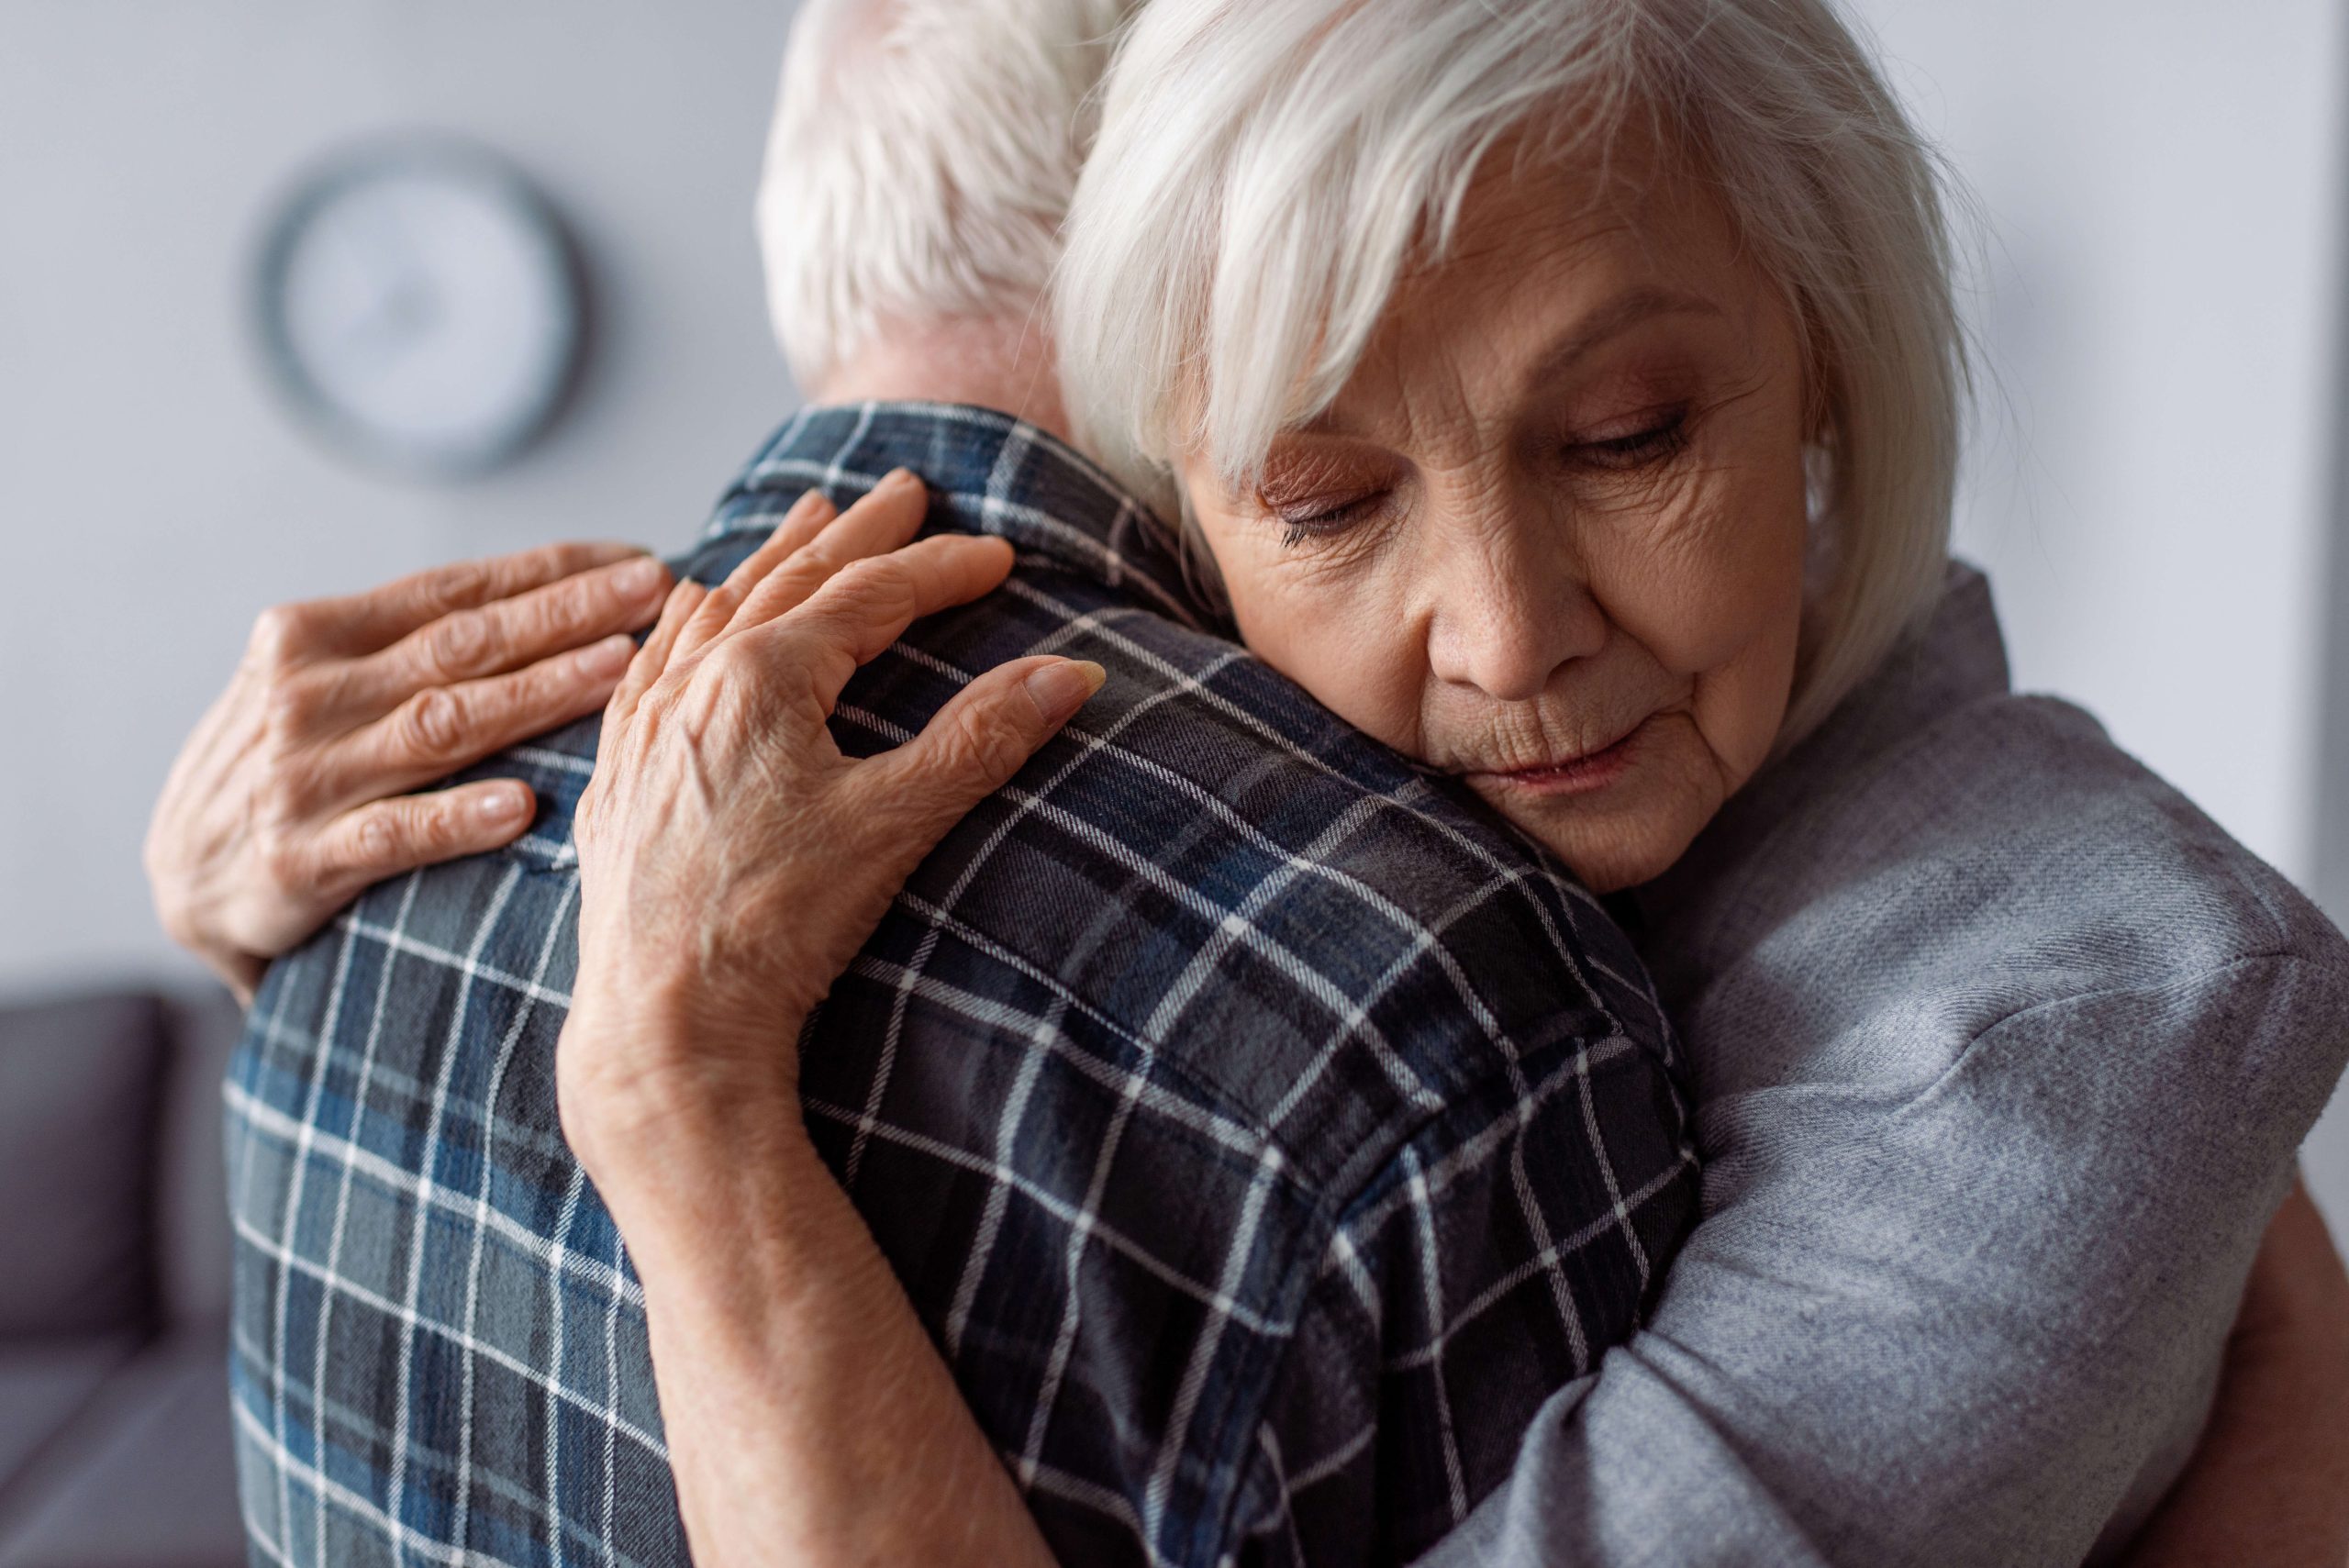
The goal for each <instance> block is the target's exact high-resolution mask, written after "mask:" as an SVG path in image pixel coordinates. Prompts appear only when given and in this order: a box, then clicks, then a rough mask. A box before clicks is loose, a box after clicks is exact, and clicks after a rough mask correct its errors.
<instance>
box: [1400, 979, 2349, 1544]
mask: <svg viewBox="0 0 2349 1568" xmlns="http://www.w3.org/2000/svg"><path fill="white" fill-rule="evenodd" d="M1867 1027H1868V1028H1870V1029H1878V1030H1898V1029H1910V1030H1914V1029H1929V1028H1931V1027H1932V1022H1931V1020H1930V1019H1929V1018H1920V1017H1918V1016H1917V1015H1914V1014H1904V1015H1900V1016H1898V1017H1897V1018H1896V1017H1893V1016H1891V1015H1878V1016H1877V1017H1876V1018H1875V1019H1873V1020H1872V1021H1871V1022H1870V1024H1869V1025H1868V1026H1867ZM1847 1043H1848V1044H1849V1045H1850V1046H1851V1047H1852V1048H1854V1049H1857V1050H1861V1051H1865V1050H1868V1049H1870V1048H1871V1047H1874V1048H1879V1049H1882V1050H1885V1051H1891V1052H1899V1053H1901V1054H1904V1055H1906V1054H1909V1052H1907V1051H1903V1049H1902V1042H1899V1041H1897V1040H1890V1039H1885V1040H1875V1041H1869V1040H1854V1041H1851V1042H1847ZM2345 1054H2349V977H2345V976H2344V973H2343V969H2342V966H2341V965H2340V964H2339V963H2338V962H2335V961H2333V960H2332V959H2331V958H2330V957H2323V958H2318V959H2309V958H2304V957H2299V956H2291V955H2283V956H2264V957H2246V958H2243V959H2240V960H2237V961H2235V962H2229V963H2224V964H2221V965H2217V966H2215V967H2210V968H2208V969H2205V970H2203V971H2201V972H2199V973H2194V974H2191V975H2189V976H2187V977H2183V978H2179V979H2176V980H2173V981H2170V982H2168V983H2165V984H2152V985H2145V986H2140V987H2132V988H2125V989H2118V990H2110V991H2100V992H2096V993H2092V994H2087V995H2073V996H2069V997H2065V998H2064V999H2061V1000H2057V1001H2053V1002H2048V1003H2044V1004H2042V1005H2039V1006H2032V1007H2030V1008H2028V1009H2026V1010H2024V1011H2021V1012H2019V1013H2016V1014H2013V1015H2012V1016H2009V1017H2008V1018H2004V1019H2003V1020H2001V1021H1999V1022H1998V1023H1996V1024H1995V1025H1993V1026H1992V1027H1990V1028H1988V1029H1983V1030H1981V1031H1980V1032H1979V1033H1978V1034H1976V1036H1975V1037H1974V1038H1973V1039H1972V1040H1970V1041H1968V1042H1962V1044H1961V1048H1960V1049H1959V1050H1958V1051H1957V1052H1956V1053H1955V1054H1954V1058H1953V1059H1952V1061H1951V1063H1950V1065H1949V1067H1948V1068H1947V1070H1946V1071H1945V1072H1943V1073H1939V1074H1938V1075H1937V1076H1934V1077H1932V1079H1931V1080H1930V1081H1929V1082H1928V1083H1926V1084H1925V1085H1924V1086H1923V1087H1922V1088H1921V1090H1913V1091H1912V1089H1911V1088H1909V1087H1908V1086H1904V1087H1903V1088H1901V1089H1899V1090H1898V1091H1896V1092H1891V1093H1885V1092H1880V1091H1876V1090H1873V1089H1872V1088H1871V1086H1870V1085H1869V1084H1868V1083H1867V1082H1866V1081H1865V1078H1862V1079H1860V1080H1858V1081H1852V1080H1848V1079H1847V1080H1845V1081H1842V1082H1834V1083H1822V1082H1811V1083H1804V1082H1789V1083H1785V1084H1773V1085H1769V1086H1767V1087H1764V1088H1759V1089H1752V1090H1748V1091H1746V1092H1743V1093H1741V1094H1738V1095H1731V1096H1726V1097H1725V1103H1716V1104H1714V1105H1712V1106H1706V1107H1703V1108H1702V1109H1700V1114H1699V1126H1700V1129H1701V1137H1700V1142H1701V1144H1702V1145H1703V1147H1704V1150H1705V1153H1706V1156H1707V1161H1708V1169H1707V1172H1706V1176H1705V1184H1704V1195H1703V1210H1702V1212H1703V1218H1701V1220H1700V1222H1699V1224H1698V1227H1697V1229H1696V1230H1695V1231H1694V1232H1693V1233H1692V1234H1691V1236H1690V1239H1689V1240H1688V1243H1687V1247H1686V1248H1685V1249H1684V1250H1683V1251H1682V1252H1681V1254H1680V1255H1679V1257H1678V1258H1677V1259H1676V1260H1675V1262H1674V1263H1673V1265H1672V1268H1671V1271H1670V1273H1669V1274H1668V1276H1667V1279H1666V1282H1665V1285H1664V1294H1663V1296H1662V1299H1661V1301H1660V1302H1659V1304H1658V1307H1657V1310H1656V1312H1655V1314H1654V1317H1653V1320H1652V1321H1651V1322H1650V1323H1649V1325H1648V1326H1647V1327H1646V1328H1645V1329H1643V1330H1642V1332H1640V1333H1639V1334H1637V1335H1636V1336H1634V1337H1633V1338H1632V1339H1631V1340H1630V1341H1629V1342H1628V1343H1627V1344H1625V1345H1623V1346H1621V1347H1619V1348H1618V1349H1616V1350H1615V1351H1611V1352H1609V1354H1608V1355H1607V1357H1606V1358H1605V1359H1604V1361H1603V1362H1601V1364H1600V1366H1599V1367H1598V1371H1597V1373H1595V1374H1594V1375H1592V1376H1590V1377H1586V1378H1584V1379H1582V1380H1580V1381H1579V1382H1578V1383H1576V1384H1575V1385H1572V1386H1569V1387H1568V1388H1566V1389H1564V1391H1562V1392H1561V1393H1559V1394H1558V1395H1557V1396H1554V1397H1553V1399H1552V1400H1551V1401H1550V1403H1549V1404H1548V1406H1546V1407H1545V1408H1544V1410H1543V1412H1542V1416H1541V1418H1539V1419H1537V1420H1536V1421H1535V1422H1534V1423H1533V1425H1532V1426H1531V1429H1529V1431H1528V1433H1527V1435H1526V1437H1525V1439H1524V1440H1523V1441H1522V1443H1521V1444H1520V1448H1519V1451H1518V1455H1517V1459H1516V1463H1515V1467H1514V1469H1513V1471H1512V1472H1511V1473H1510V1475H1509V1477H1508V1480H1507V1481H1506V1482H1505V1483H1504V1484H1503V1485H1501V1486H1500V1487H1499V1488H1498V1489H1497V1490H1496V1491H1495V1492H1494V1493H1493V1494H1492V1495H1491V1496H1488V1497H1487V1498H1486V1500H1485V1502H1484V1503H1483V1505H1482V1506H1481V1507H1479V1508H1478V1509H1477V1511H1476V1512H1475V1514H1474V1515H1473V1516H1472V1517H1471V1518H1469V1520H1468V1521H1467V1523H1466V1524H1465V1525H1464V1527H1463V1528H1461V1529H1457V1530H1454V1531H1453V1532H1452V1533H1451V1534H1450V1535H1448V1536H1447V1537H1446V1538H1445V1539H1444V1540H1442V1541H1441V1542H1439V1543H1438V1544H1437V1545H1436V1547H1435V1548H1434V1549H1433V1550H1432V1551H1429V1552H1428V1553H1427V1554H1425V1555H1424V1556H1423V1557H1421V1558H1420V1559H1419V1562H1421V1563H1422V1564H1423V1565H1425V1568H1453V1565H1454V1564H1458V1565H1466V1564H1469V1563H1477V1564H1504V1565H1514V1568H1534V1565H1536V1564H1542V1565H1551V1564H1569V1563H1572V1564H1589V1565H1594V1568H1630V1565H1632V1564H1657V1565H1659V1568H1660V1565H1663V1564H1675V1565H1678V1568H1691V1565H1702V1564H1715V1563H1718V1564H1724V1565H1726V1564H1732V1563H1734V1564H1777V1563H1787V1564H1803V1565H1808V1564H1820V1563H1838V1564H1841V1563H1852V1564H1870V1565H1884V1568H1892V1565H1898V1564H1906V1563H1920V1564H1922V1563H1932V1564H1935V1565H1937V1568H1968V1565H1973V1564H1980V1565H1982V1568H1992V1565H2001V1568H2003V1565H2029V1564H2039V1563H2044V1564H2050V1565H2053V1564H2070V1563H2077V1562H2081V1561H2082V1560H2083V1558H2086V1557H2089V1556H2090V1555H2091V1553H2092V1552H2095V1551H2097V1549H2098V1545H2099V1537H2100V1536H2101V1537H2103V1538H2104V1540H2105V1544H2106V1546H2107V1547H2110V1545H2112V1544H2114V1543H2116V1542H2117V1541H2119V1540H2125V1538H2126V1535H2127V1532H2128V1531H2129V1530H2130V1529H2133V1527H2134V1525H2135V1524H2136V1523H2138V1522H2140V1521H2142V1519H2143V1515H2144V1513H2145V1512H2146V1511H2148V1510H2149V1509H2150V1507H2152V1505H2153V1504H2154V1502H2155V1501H2157V1500H2158V1497H2159V1495H2160V1493H2161V1491H2162V1490H2163V1489H2164V1488H2165V1486H2166V1485H2167V1484H2168V1482H2169V1481H2170V1480H2171V1479H2172V1478H2174V1476H2175V1474H2176V1471H2177V1469H2178V1467H2179V1466H2180V1465H2181V1464H2182V1463H2183V1461H2184V1459H2185V1457H2186V1455H2187V1453H2188V1451H2190V1449H2191V1445H2192V1442H2193V1439H2194V1436H2195V1434H2196V1433H2197V1432H2198V1431H2199V1427H2200V1423H2201V1420H2202V1418H2203V1415H2204V1413H2205V1411H2206V1409H2207V1407H2208V1402H2209V1398H2210V1391H2211V1388H2212V1386H2213V1383H2214V1379H2215V1376H2216V1371H2217V1366H2218V1362H2219V1358H2220V1355H2221V1351H2222V1348H2223V1344H2224V1340H2225V1338H2226V1334H2227V1331H2228V1329H2229V1327H2230V1325H2231V1324H2232V1319H2233V1317H2234V1312H2235V1308H2236V1306H2237V1304H2238V1302H2239V1300H2240V1296H2241V1292H2242V1287H2243V1279H2244V1277H2245V1274H2246V1273H2247V1271H2248V1269H2249V1266H2250V1262H2251V1258H2252V1254H2253V1252H2254V1250H2255V1249H2256V1247H2257V1244H2258V1240H2259V1238H2260V1235H2261V1233H2262V1231H2263V1230H2264V1229H2265V1227H2266V1220H2267V1218H2268V1217H2269V1216H2270V1214H2271V1213H2272V1212H2273V1210H2274V1208H2275V1206H2276V1205H2277V1202H2278V1201H2280V1199H2281V1198H2282V1196H2283V1195H2284V1193H2285V1191H2286V1188H2287V1186H2288V1183H2289V1180H2290V1176H2291V1171H2292V1164H2293V1160H2294V1155H2295V1152H2296V1151H2297V1149H2298V1147H2299V1142H2300V1140H2302V1138H2303V1137H2305V1136H2306V1134H2307V1132H2308V1129H2309V1128H2310V1125H2311V1124H2312V1123H2313V1122H2314V1120H2315V1118H2316V1116H2317V1115H2318V1114H2319V1112H2320V1111H2321V1109H2322V1106H2323V1104H2324V1101H2325V1098H2326V1095H2328V1094H2329V1092H2330V1090H2331V1088H2332V1084H2333V1082H2334V1080H2335V1079H2336V1078H2337V1077H2338V1075H2339V1073H2340V1071H2341V1068H2342V1064H2343V1057H2344V1055H2345ZM1846 1059H1847V1060H1848V1058H1846Z"/></svg>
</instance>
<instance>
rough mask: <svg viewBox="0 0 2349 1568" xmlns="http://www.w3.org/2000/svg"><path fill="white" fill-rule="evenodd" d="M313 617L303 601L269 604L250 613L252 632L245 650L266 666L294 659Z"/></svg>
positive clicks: (302, 648) (304, 645) (274, 666)
mask: <svg viewBox="0 0 2349 1568" xmlns="http://www.w3.org/2000/svg"><path fill="white" fill-rule="evenodd" d="M313 617H314V612H313V611H312V610H311V608H310V606H307V605H272V606H270V607H269V608H267V609H265V610H263V611H262V613H261V614H260V615H258V616H256V617H253V630H252V636H251V637H250V639H247V641H246V644H245V651H246V652H247V654H248V655H250V658H251V659H252V661H253V662H255V663H256V664H259V665H261V666H262V667H264V668H269V669H277V668H283V667H284V666H285V665H287V664H290V663H293V662H295V661H296V660H298V659H299V658H300V657H301V655H302V654H303V653H304V652H305V651H306V649H307V647H308V644H309V639H310V633H311V631H312V629H313V626H314V624H315V623H314V619H313Z"/></svg>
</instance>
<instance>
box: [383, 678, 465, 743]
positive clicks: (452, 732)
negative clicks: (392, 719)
mask: <svg viewBox="0 0 2349 1568" xmlns="http://www.w3.org/2000/svg"><path fill="white" fill-rule="evenodd" d="M399 734H400V737H401V739H402V740H404V741H405V742H406V745H407V747H408V749H409V750H410V751H414V752H416V753H417V755H419V756H424V757H446V756H449V755H451V753H453V752H455V751H456V750H457V749H458V748H459V747H461V746H462V745H463V744H464V739H465V705H464V703H463V702H462V700H461V699H460V698H459V697H458V696H457V695H456V694H455V693H454V692H451V691H449V690H447V689H445V688H443V687H438V686H436V687H434V688H433V689H432V690H430V691H424V692H418V693H417V695H414V696H412V697H410V698H409V699H408V700H407V702H406V704H404V705H403V706H401V708H400V728H399Z"/></svg>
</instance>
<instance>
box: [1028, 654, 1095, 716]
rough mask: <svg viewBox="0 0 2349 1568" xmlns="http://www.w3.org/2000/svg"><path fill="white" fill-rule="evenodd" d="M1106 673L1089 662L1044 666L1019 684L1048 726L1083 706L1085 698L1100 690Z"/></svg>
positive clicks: (1068, 662) (1064, 661)
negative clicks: (1025, 689)
mask: <svg viewBox="0 0 2349 1568" xmlns="http://www.w3.org/2000/svg"><path fill="white" fill-rule="evenodd" d="M1108 678H1109V672H1108V671H1107V670H1104V669H1103V668H1101V666H1100V665H1098V664H1096V663H1094V662H1091V661H1089V660H1084V659H1072V660H1063V662H1060V663H1058V664H1047V665H1045V666H1044V667H1043V668H1042V669H1041V670H1039V671H1037V672H1036V673H1034V674H1032V675H1030V676H1029V677H1028V679H1027V680H1026V681H1024V682H1022V683H1021V684H1023V685H1024V686H1026V687H1027V689H1028V700H1029V701H1030V702H1032V703H1034V704H1035V705H1036V712H1037V714H1038V715H1039V716H1040V717H1041V718H1042V719H1043V721H1044V722H1045V723H1047V724H1058V723H1059V722H1060V721H1061V720H1062V719H1063V718H1066V717H1068V716H1069V715H1070V714H1073V713H1074V712H1075V711H1076V710H1077V709H1078V708H1081V707H1083V706H1085V701H1086V699H1087V698H1089V697H1091V696H1092V695H1093V694H1094V693H1096V692H1097V691H1099V690H1100V689H1101V683H1102V682H1104V681H1106V680H1108Z"/></svg>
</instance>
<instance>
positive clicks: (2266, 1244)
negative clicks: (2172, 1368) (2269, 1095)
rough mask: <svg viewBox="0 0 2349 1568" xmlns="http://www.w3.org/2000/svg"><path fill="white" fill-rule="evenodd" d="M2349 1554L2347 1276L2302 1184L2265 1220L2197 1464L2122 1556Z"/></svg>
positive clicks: (2145, 1565)
mask: <svg viewBox="0 0 2349 1568" xmlns="http://www.w3.org/2000/svg"><path fill="white" fill-rule="evenodd" d="M2205 1562H2260V1563H2267V1564H2273V1565H2274V1568H2343V1564H2344V1563H2349V1275H2344V1274H2343V1270H2342V1265H2341V1261H2340V1258H2339V1256H2338V1255H2337V1254H2336V1253H2335V1252H2334V1251H2333V1250H2332V1242H2331V1240H2330V1239H2329V1238H2328V1237H2327V1236H2326V1234H2325V1229H2324V1221H2323V1219H2322V1218H2321V1216H2320V1215H2319V1214H2318V1213H2317V1211H2316V1207H2315V1205H2314V1204H2312V1203H2311V1202H2310V1200H2309V1197H2308V1194H2307V1192H2306V1191H2305V1190H2299V1189H2296V1190H2295V1191H2294V1193H2293V1195H2291V1196H2290V1197H2289V1198H2288V1199H2286V1200H2285V1204H2284V1207H2283V1208H2282V1210H2281V1211H2279V1212H2278V1213H2277V1217H2276V1219H2275V1222H2274V1223H2273V1224H2272V1225H2270V1226H2269V1228H2268V1231H2267V1235H2266V1240H2264V1241H2263V1242H2262V1244H2261V1247H2260V1254H2259V1261H2258V1262H2256V1263H2255V1264H2254V1266H2253V1269H2252V1277H2251V1284H2250V1288H2249V1289H2248V1290H2247V1291H2246V1293H2245V1295H2244V1297H2243V1313H2242V1316H2241V1317H2240V1318H2238V1319H2237V1322H2236V1326H2235V1331H2234V1334H2233V1336H2232V1339H2231V1340H2229V1342H2228V1346H2227V1360H2226V1373H2225V1376H2224V1379H2223V1381H2222V1382H2221V1385H2220V1388H2219V1397H2218V1403H2217V1404H2216V1405H2215V1406H2214V1407H2212V1409H2211V1412H2210V1425H2209V1427H2208V1428H2207V1429H2205V1431H2204V1433H2203V1438H2202V1443H2201V1446H2200V1447H2199V1450H2198V1451H2196V1453H2195V1456H2194V1461H2193V1462H2192V1463H2191V1464H2190V1465H2189V1466H2188V1468H2187V1471H2186V1473H2185V1474H2183V1475H2182V1476H2180V1477H2179V1478H2178V1482H2177V1485H2176V1487H2175V1488H2173V1489H2172V1490H2171V1492H2170V1495H2169V1496H2168V1497H2166V1498H2165V1500H2164V1501H2163V1504H2162V1507H2161V1511H2160V1512H2159V1513H2158V1514H2156V1515H2155V1516H2154V1519H2153V1521H2152V1523H2151V1524H2149V1525H2148V1526H2147V1527H2146V1529H2145V1531H2144V1533H2143V1535H2142V1536H2140V1537H2139V1538H2138V1540H2137V1541H2136V1543H2135V1544H2134V1546H2133V1547H2132V1549H2131V1551H2130V1555H2129V1558H2128V1564H2129V1568H2191V1565H2194V1564H2199V1563H2205Z"/></svg>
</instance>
